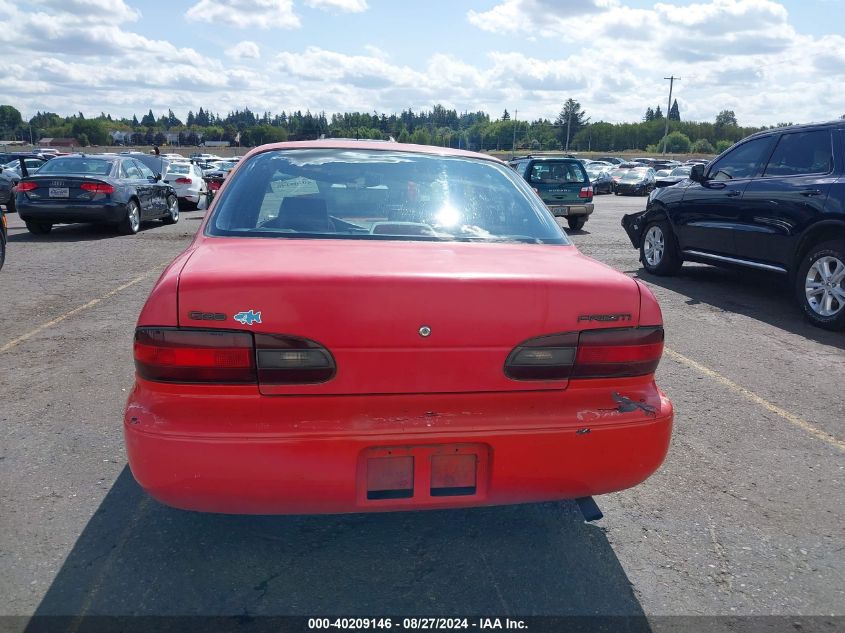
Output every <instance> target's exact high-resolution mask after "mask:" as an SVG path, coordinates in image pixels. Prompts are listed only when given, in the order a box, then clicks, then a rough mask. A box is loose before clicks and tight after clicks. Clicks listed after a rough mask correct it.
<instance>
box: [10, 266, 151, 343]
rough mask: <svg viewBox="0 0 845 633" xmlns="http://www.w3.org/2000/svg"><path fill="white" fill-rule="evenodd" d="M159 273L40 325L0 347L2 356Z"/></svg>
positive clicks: (133, 282)
mask: <svg viewBox="0 0 845 633" xmlns="http://www.w3.org/2000/svg"><path fill="white" fill-rule="evenodd" d="M159 272H161V268H153V269H152V270H148V271H147V272H145V273H143V274H141V275H138V276H137V277H135V278H134V279H132V280H130V281H127V282H126V283H125V284H123V285H121V286H118V287H117V288H114V289H113V290H109V291H108V292H107V293H106V294H104V295H102V296H100V297H97V298H96V299H91V301H89V302H88V303H85V304H83V305H81V306H77V307H76V308H74V309H73V310H70V311H69V312H65V313H64V314H62V315H61V316H57V317H56V318H55V319H53V320H52V321H47V323H42V324H41V325H39V326H38V327H37V328H35V329H34V330H30V331H29V332H27V333H26V334H21V335H20V336H19V337H17V338H13V339H12V340H11V341H9V342H8V343H6V344H5V345H3V347H0V354H2V353H3V352H8V351H9V350H10V349H12V348H13V347H16V346H18V345H20V344H21V343H23V342H24V341H27V340H29V339H31V338H32V337H33V336H35V335H36V334H39V333H41V332H43V331H44V330H46V329H47V328H50V327H53V326H54V325H57V324H58V323H61V322H62V321H64V320H65V319H67V318H68V317H72V316H73V315H74V314H79V313H80V312H82V311H83V310H87V309H88V308H93V307H94V306H95V305H97V304H98V303H101V302H102V301H105V300H106V299H108V298H109V297H113V296H114V295H116V294H117V293H119V292H122V291H124V290H126V289H127V288H129V287H131V286H134V285H135V284H137V283H140V282H142V281H144V280H145V279H146V278H147V277H149V276H150V275H153V274H155V273H159Z"/></svg>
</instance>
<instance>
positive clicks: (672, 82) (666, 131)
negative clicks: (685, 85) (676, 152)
mask: <svg viewBox="0 0 845 633" xmlns="http://www.w3.org/2000/svg"><path fill="white" fill-rule="evenodd" d="M663 79H668V80H669V105H668V106H666V127H665V128H664V129H663V155H664V156H666V137H667V136H669V112H670V111H671V110H672V86H674V85H675V82H676V81H680V80H681V78H680V77H675V75H672V76H671V77H664V78H663Z"/></svg>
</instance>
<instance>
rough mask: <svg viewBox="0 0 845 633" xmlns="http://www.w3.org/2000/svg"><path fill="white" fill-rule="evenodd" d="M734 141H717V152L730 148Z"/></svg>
mask: <svg viewBox="0 0 845 633" xmlns="http://www.w3.org/2000/svg"><path fill="white" fill-rule="evenodd" d="M731 145H733V143H732V142H731V141H726V140H724V139H722V140H721V141H717V142H716V153H717V154H721V153H722V152H724V151H725V150H726V149H728V148H729V147H730V146H731Z"/></svg>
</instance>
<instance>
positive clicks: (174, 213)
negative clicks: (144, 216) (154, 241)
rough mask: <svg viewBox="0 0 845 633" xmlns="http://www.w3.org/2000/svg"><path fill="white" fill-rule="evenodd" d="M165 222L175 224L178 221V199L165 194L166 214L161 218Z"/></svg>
mask: <svg viewBox="0 0 845 633" xmlns="http://www.w3.org/2000/svg"><path fill="white" fill-rule="evenodd" d="M161 221H162V222H164V223H165V224H176V223H177V222H178V221H179V199H178V198H177V197H176V196H167V215H166V216H164V217H163V218H162V219H161Z"/></svg>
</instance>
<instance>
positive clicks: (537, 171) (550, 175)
mask: <svg viewBox="0 0 845 633" xmlns="http://www.w3.org/2000/svg"><path fill="white" fill-rule="evenodd" d="M529 180H530V181H531V182H533V183H539V184H551V185H564V184H572V183H579V182H584V181H585V180H587V176H586V174H585V172H584V167H583V166H582V165H581V163H579V162H577V161H572V162H563V161H559V162H542V163H534V164H533V165H532V166H531V173H530V174H529Z"/></svg>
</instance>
